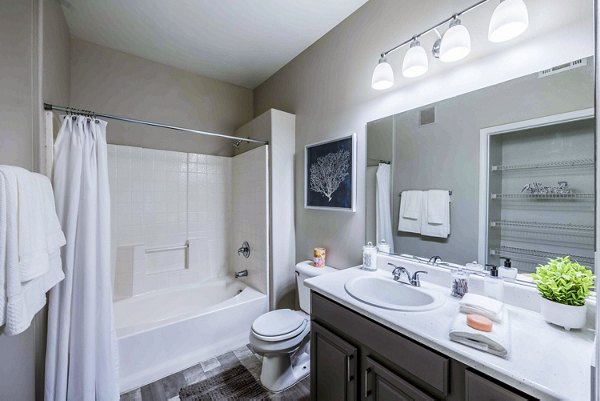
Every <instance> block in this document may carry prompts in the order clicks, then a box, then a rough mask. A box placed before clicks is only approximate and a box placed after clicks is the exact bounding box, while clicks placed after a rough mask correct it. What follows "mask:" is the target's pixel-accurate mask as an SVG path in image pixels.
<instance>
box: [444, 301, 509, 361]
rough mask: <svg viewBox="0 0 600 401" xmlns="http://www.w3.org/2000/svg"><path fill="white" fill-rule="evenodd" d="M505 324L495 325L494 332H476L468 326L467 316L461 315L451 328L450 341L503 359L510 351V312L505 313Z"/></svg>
mask: <svg viewBox="0 0 600 401" xmlns="http://www.w3.org/2000/svg"><path fill="white" fill-rule="evenodd" d="M503 320H504V323H494V325H493V327H492V331H490V332H484V331H480V330H475V329H474V328H472V327H469V326H468V325H467V315H465V314H464V313H459V314H458V316H456V319H454V322H453V323H452V327H451V328H450V333H449V335H450V339H451V340H452V341H456V342H458V343H461V344H464V345H467V346H469V347H472V348H476V349H478V350H480V351H484V352H488V353H490V354H493V355H497V356H500V357H502V358H506V357H508V354H509V351H510V330H509V326H510V325H509V323H510V322H509V319H508V311H505V316H504V319H503Z"/></svg>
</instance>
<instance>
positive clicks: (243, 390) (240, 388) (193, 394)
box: [179, 365, 269, 401]
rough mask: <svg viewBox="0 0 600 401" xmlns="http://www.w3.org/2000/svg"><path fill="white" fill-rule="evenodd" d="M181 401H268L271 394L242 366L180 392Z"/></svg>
mask: <svg viewBox="0 0 600 401" xmlns="http://www.w3.org/2000/svg"><path fill="white" fill-rule="evenodd" d="M179 398H180V399H181V401H209V400H257V401H259V400H268V399H269V393H268V392H267V390H265V389H264V388H263V387H262V386H261V385H260V383H259V382H258V381H256V379H255V378H254V376H252V374H251V373H250V372H249V371H248V369H246V368H245V367H244V366H242V365H236V366H234V367H233V368H231V369H227V370H225V371H224V372H221V373H219V374H218V375H216V376H214V377H211V378H208V379H205V380H202V381H201V382H199V383H196V384H192V385H191V386H187V387H184V388H182V389H181V390H179Z"/></svg>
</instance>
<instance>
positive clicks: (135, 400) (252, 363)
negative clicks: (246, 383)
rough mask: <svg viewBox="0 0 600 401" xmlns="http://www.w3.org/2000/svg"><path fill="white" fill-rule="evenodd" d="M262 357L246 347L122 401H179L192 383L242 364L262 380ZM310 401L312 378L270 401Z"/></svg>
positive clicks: (271, 398) (202, 363)
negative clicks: (181, 392)
mask: <svg viewBox="0 0 600 401" xmlns="http://www.w3.org/2000/svg"><path fill="white" fill-rule="evenodd" d="M261 359H262V357H261V356H259V355H256V354H255V353H254V352H252V351H251V350H250V348H248V346H244V347H242V348H238V349H236V350H233V351H231V352H227V353H225V354H223V355H219V356H218V357H216V358H211V359H209V360H206V361H203V362H200V363H199V364H197V365H195V366H192V367H191V368H188V369H185V370H183V371H181V372H177V373H174V374H172V375H171V376H168V377H165V378H163V379H160V380H157V381H155V382H154V383H150V384H148V385H146V386H144V387H141V388H138V389H135V390H133V391H130V392H128V393H125V394H122V395H121V401H175V400H179V396H178V394H179V390H180V389H181V388H182V387H186V386H189V385H190V384H194V383H198V382H200V381H202V380H203V379H205V378H207V377H214V376H216V375H219V374H220V373H221V372H223V371H225V370H227V369H230V368H232V367H233V366H235V365H237V364H239V363H241V364H242V365H244V367H245V368H246V369H248V371H249V372H250V373H251V374H252V376H254V377H255V378H256V380H260V379H259V376H260V367H261ZM309 399H310V377H306V378H305V379H303V380H302V381H300V382H299V383H297V384H296V385H295V386H293V387H291V388H289V389H287V390H285V391H283V392H281V393H278V394H272V395H271V396H270V397H269V398H268V400H274V401H308V400H309Z"/></svg>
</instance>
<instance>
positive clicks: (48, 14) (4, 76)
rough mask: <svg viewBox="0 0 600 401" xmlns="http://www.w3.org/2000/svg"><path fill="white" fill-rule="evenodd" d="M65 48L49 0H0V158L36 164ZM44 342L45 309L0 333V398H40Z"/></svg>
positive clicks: (59, 91) (62, 98) (59, 95)
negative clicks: (45, 107) (21, 328)
mask: <svg viewBox="0 0 600 401" xmlns="http://www.w3.org/2000/svg"><path fill="white" fill-rule="evenodd" d="M39 17H41V18H39ZM68 52H69V31H68V27H67V24H66V21H65V19H64V16H63V14H62V9H61V8H60V6H59V5H58V3H57V2H56V1H55V0H43V1H42V0H2V1H1V2H0V54H2V60H1V61H0V119H1V121H2V124H0V164H13V165H18V166H21V167H24V168H27V169H30V170H36V169H37V167H38V150H37V146H38V143H39V132H40V129H41V128H42V122H41V119H40V117H41V115H42V107H41V102H42V99H44V100H51V101H55V102H61V103H64V104H66V103H68V101H69V97H68V93H69V85H68V82H69V68H68V66H69V56H68ZM45 343H46V309H43V310H42V311H41V312H40V313H38V315H37V316H36V317H35V319H34V320H33V323H32V326H31V327H30V328H29V329H28V330H26V331H25V332H24V333H22V334H20V335H18V336H14V337H8V336H4V335H0V355H2V362H1V363H0V400H11V401H21V400H23V401H30V400H34V399H38V400H42V399H43V374H44V370H43V369H44V354H45V351H44V350H45Z"/></svg>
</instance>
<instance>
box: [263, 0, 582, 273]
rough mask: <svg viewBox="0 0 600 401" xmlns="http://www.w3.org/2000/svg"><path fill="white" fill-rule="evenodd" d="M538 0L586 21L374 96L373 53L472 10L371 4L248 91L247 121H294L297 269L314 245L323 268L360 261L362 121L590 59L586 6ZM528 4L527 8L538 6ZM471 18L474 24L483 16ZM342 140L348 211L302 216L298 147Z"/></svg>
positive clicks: (463, 1)
mask: <svg viewBox="0 0 600 401" xmlns="http://www.w3.org/2000/svg"><path fill="white" fill-rule="evenodd" d="M548 1H549V2H552V4H553V6H554V7H555V8H556V7H569V8H571V7H584V8H585V7H588V6H589V8H590V13H588V14H589V18H588V19H586V20H584V21H576V22H573V21H567V22H565V24H564V25H563V26H561V27H558V28H556V29H550V30H549V31H546V32H544V34H543V35H542V34H541V33H539V32H538V33H539V34H538V35H537V36H534V35H533V34H530V35H529V36H525V38H524V39H518V40H517V41H516V42H512V43H506V44H502V45H500V46H497V47H495V48H493V49H494V51H489V52H488V53H487V54H486V55H485V56H479V57H471V58H470V59H468V60H466V61H463V62H461V63H459V64H455V65H444V66H440V63H435V64H436V65H435V66H434V67H435V68H436V69H437V70H436V71H437V72H436V73H435V74H434V73H431V74H428V75H425V76H424V77H423V78H420V79H417V80H416V81H411V82H406V80H403V79H401V78H397V79H398V81H399V84H398V85H396V87H395V89H392V90H390V91H386V92H376V91H374V90H372V89H371V87H370V83H371V75H372V72H373V68H374V67H375V64H376V62H377V56H378V54H379V53H380V52H381V51H383V50H385V49H387V48H390V47H392V46H393V45H395V44H397V43H398V42H399V41H401V40H404V39H406V38H410V37H411V36H412V35H414V33H415V32H419V31H420V30H422V29H424V27H426V26H429V25H431V24H432V22H434V21H438V20H442V19H443V18H445V17H447V16H449V15H451V14H452V12H454V11H455V10H458V9H461V8H464V7H466V6H468V5H470V4H472V0H455V1H451V2H440V1H437V0H423V1H419V2H412V4H411V5H410V7H409V6H407V3H406V2H402V1H397V0H371V1H369V2H367V3H366V4H365V5H364V6H363V7H361V8H360V9H359V10H357V11H356V12H355V13H354V14H352V15H351V16H350V17H348V18H347V19H346V20H345V21H343V22H342V23H341V24H340V25H338V26H336V27H335V28H334V29H332V30H331V31H330V32H328V33H327V34H326V35H325V36H324V37H322V38H321V39H320V40H318V41H317V42H316V43H314V44H313V45H312V46H310V47H309V48H308V49H307V50H305V51H304V52H303V53H302V54H300V55H299V56H298V57H296V58H295V59H294V60H292V61H291V62H290V63H289V64H287V65H286V66H284V67H283V68H282V69H281V70H279V71H278V72H277V73H275V74H274V75H273V76H272V77H271V78H269V79H268V80H267V81H266V82H264V83H263V84H261V85H260V86H259V87H258V88H256V89H255V92H254V94H255V97H254V112H255V115H259V114H261V113H263V112H264V111H266V110H268V109H270V108H277V109H280V110H284V111H287V112H290V113H294V114H296V159H295V172H296V180H295V189H296V192H295V197H296V202H295V205H296V259H297V260H298V261H300V260H304V259H309V258H310V256H311V250H312V249H313V248H314V247H316V246H324V247H325V248H327V256H328V261H327V264H329V265H331V266H334V267H348V266H352V265H357V264H359V263H360V260H361V245H362V244H363V243H364V240H365V190H364V188H365V124H366V123H367V122H369V121H372V120H375V119H377V118H381V117H384V116H387V115H391V114H395V113H398V112H401V111H404V110H410V109H413V108H415V107H419V106H422V105H425V104H429V103H432V102H435V101H439V100H442V99H445V98H449V97H453V96H456V95H458V94H460V93H465V92H469V91H472V90H475V89H479V88H482V87H486V86H489V85H493V84H495V83H498V82H502V81H505V80H508V79H512V78H515V77H518V76H522V75H526V74H528V73H532V72H535V71H539V70H541V69H543V68H547V67H550V66H554V65H557V64H561V63H563V62H565V61H571V60H574V59H577V58H581V57H585V56H589V55H591V54H592V52H593V35H592V32H593V21H592V15H591V10H592V8H591V7H592V2H591V0H575V1H573V2H568V5H567V2H564V1H562V0H548ZM532 3H534V2H532ZM532 3H528V4H530V5H533V4H532ZM535 3H536V4H535V6H536V7H543V6H545V5H546V4H548V2H540V1H536V2H535ZM542 3H543V4H542ZM478 12H479V18H488V17H489V16H485V17H484V16H483V15H484V14H485V13H483V12H482V11H478ZM490 12H491V11H490ZM532 15H533V17H532V24H533V23H535V24H541V23H546V24H548V23H549V22H548V21H552V20H553V19H544V20H543V21H542V20H541V19H539V18H537V19H536V15H538V14H537V13H536V14H532ZM473 18H474V17H473ZM400 21H401V22H402V23H400ZM534 31H535V29H533V28H532V32H534ZM484 40H485V38H481V37H478V40H477V41H475V40H474V42H473V43H474V52H475V51H480V50H478V49H477V48H476V47H479V49H481V47H480V43H481V41H484ZM486 49H487V48H486ZM400 53H402V52H400ZM515 60H519V61H520V62H515ZM390 61H391V62H392V63H393V65H394V68H395V72H396V74H397V76H399V75H400V71H399V69H400V66H401V64H402V57H401V55H394V57H393V60H392V58H390ZM525 63H526V64H525ZM431 64H432V65H433V64H434V63H433V62H432V63H431ZM352 132H356V133H357V137H358V152H357V153H358V155H357V172H358V174H357V189H358V191H357V194H358V195H357V197H358V198H357V212H356V213H346V212H328V211H320V210H305V209H304V208H303V191H304V188H303V180H304V172H303V158H302V154H303V151H304V146H305V145H307V144H310V143H314V142H319V141H322V140H324V139H329V138H335V137H340V136H343V135H347V134H349V133H352Z"/></svg>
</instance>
